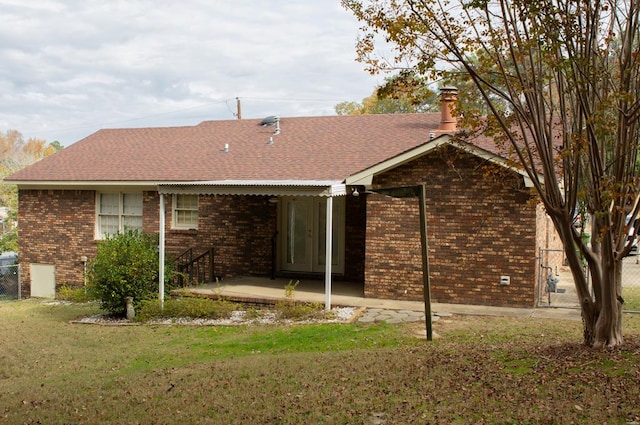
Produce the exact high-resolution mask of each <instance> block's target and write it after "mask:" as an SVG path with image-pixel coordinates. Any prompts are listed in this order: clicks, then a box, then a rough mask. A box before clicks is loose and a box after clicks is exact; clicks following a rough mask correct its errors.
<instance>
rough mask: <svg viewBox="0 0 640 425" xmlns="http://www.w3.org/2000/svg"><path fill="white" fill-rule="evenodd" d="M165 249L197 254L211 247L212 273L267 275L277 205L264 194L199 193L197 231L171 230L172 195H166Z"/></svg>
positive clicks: (170, 251)
mask: <svg viewBox="0 0 640 425" xmlns="http://www.w3.org/2000/svg"><path fill="white" fill-rule="evenodd" d="M165 202H166V206H165V210H166V212H167V214H166V218H167V220H166V224H165V226H166V230H167V236H166V249H167V252H168V253H172V254H176V255H177V254H180V253H181V252H182V251H184V249H185V248H194V254H196V255H198V254H201V253H203V252H205V251H206V250H208V249H209V248H211V247H213V248H214V253H215V254H214V255H215V262H214V272H215V274H216V275H221V276H223V277H231V276H239V275H269V274H270V272H271V238H272V236H273V234H274V233H275V230H276V219H277V204H272V203H270V202H269V197H266V196H200V201H199V219H198V230H197V231H196V230H174V229H171V220H172V218H171V202H172V201H171V196H167V197H165Z"/></svg>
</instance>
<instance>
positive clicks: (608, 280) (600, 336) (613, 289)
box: [556, 221, 623, 348]
mask: <svg viewBox="0 0 640 425" xmlns="http://www.w3.org/2000/svg"><path fill="white" fill-rule="evenodd" d="M558 223H561V224H559V225H558V226H556V229H557V230H558V233H559V234H560V237H561V239H562V240H563V242H564V247H565V249H564V250H565V255H566V257H567V262H568V264H569V268H570V269H571V274H572V275H573V280H574V283H575V287H576V293H577V295H578V299H579V302H580V309H581V314H582V323H583V337H584V344H585V345H587V346H590V347H598V348H600V347H614V346H617V345H621V344H622V343H623V338H622V303H623V300H622V295H621V294H622V261H621V260H618V259H617V258H616V257H615V252H614V250H613V249H612V247H609V246H607V244H606V243H605V244H604V245H605V246H604V247H599V246H598V247H596V249H595V250H592V251H591V253H592V254H593V255H592V257H591V258H590V259H588V263H589V271H588V273H589V275H590V277H591V285H592V288H593V295H592V293H591V292H590V290H589V285H588V281H587V276H586V274H585V270H584V268H583V263H582V259H581V258H580V254H579V252H578V251H577V250H576V248H575V245H574V243H573V239H572V237H571V236H570V232H572V230H571V228H569V227H568V226H564V225H563V223H562V222H560V221H558ZM594 243H595V242H594ZM600 248H602V249H600Z"/></svg>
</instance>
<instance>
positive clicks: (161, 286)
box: [158, 193, 165, 309]
mask: <svg viewBox="0 0 640 425" xmlns="http://www.w3.org/2000/svg"><path fill="white" fill-rule="evenodd" d="M164 217H165V212H164V194H162V193H161V194H160V226H159V227H160V229H159V233H160V241H159V245H160V247H159V254H160V261H159V263H160V267H159V270H158V282H159V285H158V286H159V288H158V292H159V293H158V300H159V301H160V309H163V308H164Z"/></svg>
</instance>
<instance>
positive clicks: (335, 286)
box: [189, 276, 580, 320]
mask: <svg viewBox="0 0 640 425" xmlns="http://www.w3.org/2000/svg"><path fill="white" fill-rule="evenodd" d="M296 280H298V279H293V281H294V282H295V281H296ZM289 281H290V279H286V278H277V279H274V280H271V279H269V278H266V277H248V276H247V277H237V278H232V279H225V280H222V281H220V282H219V283H213V284H206V285H199V286H194V287H191V288H189V291H190V292H193V293H196V294H203V295H211V296H213V295H218V296H222V297H224V298H228V299H232V300H234V301H240V302H252V303H265V304H269V303H273V302H275V301H277V300H281V299H284V298H285V286H286V285H287V284H288V283H289ZM293 298H294V299H295V300H296V301H304V302H315V303H324V301H325V287H324V281H322V280H313V279H300V283H299V284H298V286H297V287H296V289H295V291H294V296H293ZM331 305H332V307H335V306H348V307H367V308H376V309H386V310H411V311H422V312H424V311H425V306H424V302H422V301H399V300H387V299H378V298H365V297H364V291H363V288H362V285H361V284H357V283H352V282H341V281H334V282H333V283H332V291H331ZM431 310H432V312H433V313H434V314H443V315H444V314H460V315H476V316H510V317H540V318H558V319H568V320H580V311H579V310H578V309H571V308H549V307H546V308H545V307H541V308H512V307H489V306H480V305H466V304H441V303H432V304H431Z"/></svg>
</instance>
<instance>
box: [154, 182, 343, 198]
mask: <svg viewBox="0 0 640 425" xmlns="http://www.w3.org/2000/svg"><path fill="white" fill-rule="evenodd" d="M158 193H161V194H165V195H171V194H187V195H261V196H344V195H346V194H347V188H346V186H345V185H344V184H343V183H341V182H336V181H316V180H311V181H310V180H222V181H195V182H175V183H159V184H158Z"/></svg>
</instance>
